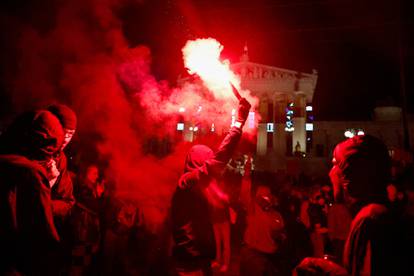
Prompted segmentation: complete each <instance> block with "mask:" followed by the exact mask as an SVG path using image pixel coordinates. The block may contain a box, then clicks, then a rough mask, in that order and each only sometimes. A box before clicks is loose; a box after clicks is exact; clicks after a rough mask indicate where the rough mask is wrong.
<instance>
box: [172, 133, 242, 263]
mask: <svg viewBox="0 0 414 276" xmlns="http://www.w3.org/2000/svg"><path fill="white" fill-rule="evenodd" d="M240 137H241V130H240V129H238V128H236V127H233V128H232V129H231V130H230V132H229V133H228V134H227V136H226V137H225V138H224V140H223V142H222V143H221V145H220V147H219V149H218V151H217V152H216V153H213V151H212V150H211V149H209V148H208V147H206V146H202V145H196V146H194V147H193V148H192V149H191V150H190V152H189V154H188V155H187V159H186V163H185V173H184V174H183V175H182V176H181V178H180V180H179V184H178V187H177V189H176V191H175V193H174V195H173V198H172V207H171V209H172V210H171V212H172V225H173V238H174V242H175V246H174V248H173V256H174V258H175V261H176V263H177V267H180V268H183V269H187V270H193V269H199V268H202V267H204V266H205V265H206V263H207V264H208V263H209V262H210V261H211V260H213V259H214V257H215V241H214V232H213V227H212V222H211V219H210V217H209V216H210V213H209V210H210V204H209V201H208V198H207V196H206V192H205V190H206V188H207V187H208V185H209V183H210V182H211V181H212V179H213V178H214V177H215V176H218V175H219V174H220V173H221V172H222V170H223V169H224V168H225V166H226V164H227V163H228V161H229V160H230V157H231V155H232V154H233V152H234V149H235V147H236V145H237V143H238V141H239V139H240Z"/></svg>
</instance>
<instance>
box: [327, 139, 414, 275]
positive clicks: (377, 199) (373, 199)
mask: <svg viewBox="0 0 414 276" xmlns="http://www.w3.org/2000/svg"><path fill="white" fill-rule="evenodd" d="M390 173H391V160H390V157H389V154H388V150H387V147H386V146H385V145H384V143H383V142H382V141H381V140H379V139H377V138H375V137H373V136H370V135H358V136H354V137H353V138H350V139H348V140H346V141H344V142H342V143H340V144H338V145H337V146H336V148H335V150H334V153H333V167H332V170H331V172H330V178H331V181H332V183H333V187H334V196H335V199H336V201H344V203H345V204H346V205H347V206H348V207H349V208H350V209H351V213H353V214H354V218H353V221H352V224H351V229H350V231H349V234H348V238H347V241H346V244H345V249H344V256H343V257H344V260H343V261H344V266H345V268H346V269H347V270H348V273H349V274H351V275H408V270H407V267H408V266H407V265H408V261H407V259H406V256H405V250H404V248H403V246H404V238H405V234H404V229H403V227H402V225H401V221H400V219H399V218H398V216H396V214H394V213H393V212H391V211H390V209H389V204H388V201H387V190H386V187H387V184H388V181H389V180H390ZM411 275H412V274H411Z"/></svg>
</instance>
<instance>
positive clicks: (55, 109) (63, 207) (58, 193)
mask: <svg viewBox="0 0 414 276" xmlns="http://www.w3.org/2000/svg"><path fill="white" fill-rule="evenodd" d="M48 111H50V112H51V113H53V114H54V115H55V116H56V117H57V118H58V119H59V121H60V123H61V125H62V127H63V131H64V139H63V143H62V146H61V148H60V150H59V151H58V152H57V154H56V155H55V157H54V160H55V162H56V168H57V173H56V174H55V178H54V179H52V180H51V181H50V184H51V188H52V208H53V214H54V216H55V217H56V219H57V220H58V221H59V224H62V223H63V220H65V218H66V217H67V215H68V214H69V212H70V210H71V209H72V207H73V205H74V204H75V197H74V196H73V183H72V179H71V177H70V174H69V171H68V169H67V158H66V155H65V153H64V151H63V150H64V149H65V147H66V146H67V145H68V143H69V142H70V141H71V139H72V137H73V135H74V133H75V131H76V124H77V118H76V114H75V112H74V111H73V110H72V109H70V108H69V107H68V106H66V105H63V104H53V105H50V106H49V107H48Z"/></svg>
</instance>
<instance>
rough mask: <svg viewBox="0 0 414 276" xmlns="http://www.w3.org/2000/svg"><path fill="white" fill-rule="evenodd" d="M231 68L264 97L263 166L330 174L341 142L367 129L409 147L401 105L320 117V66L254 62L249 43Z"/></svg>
mask: <svg viewBox="0 0 414 276" xmlns="http://www.w3.org/2000/svg"><path fill="white" fill-rule="evenodd" d="M231 68H232V70H233V71H234V72H235V73H236V74H237V75H239V77H240V80H241V87H242V88H243V89H248V90H250V91H251V92H252V94H253V95H254V96H256V97H258V98H259V107H258V110H256V112H258V113H260V118H261V120H260V121H259V125H258V131H257V141H256V154H255V156H254V166H255V169H257V170H266V171H287V172H288V173H289V174H294V175H297V174H298V173H301V172H303V173H305V174H307V175H311V176H326V175H327V173H328V171H329V169H330V167H331V154H332V150H333V148H334V147H335V145H336V144H337V143H339V142H341V141H343V140H344V139H346V137H350V135H358V134H362V133H367V134H371V135H374V136H377V137H379V138H380V139H382V140H383V141H384V142H385V144H386V145H387V146H388V148H389V150H390V154H391V155H394V154H395V153H398V152H401V149H402V148H403V128H402V123H401V108H399V107H396V106H382V107H377V108H376V109H375V110H374V112H373V114H374V117H373V118H372V120H368V121H317V120H314V117H313V107H312V100H313V95H314V92H315V88H316V84H317V80H318V74H317V72H316V70H313V72H311V73H304V72H298V71H293V70H288V69H282V68H278V67H273V66H268V65H264V64H258V63H254V62H251V61H250V60H249V56H248V49H247V47H245V48H244V52H243V55H242V57H241V58H240V62H238V63H234V64H232V65H231ZM180 81H185V79H179V82H180ZM316 104H317V103H316ZM316 119H317V118H316ZM408 121H409V133H410V140H411V145H414V116H409V120H408ZM180 129H181V131H182V135H183V139H184V140H188V141H192V139H193V137H195V136H194V131H193V130H191V124H187V123H185V122H183V123H182V124H181V126H180ZM177 130H179V128H178V125H177ZM398 154H400V153H398Z"/></svg>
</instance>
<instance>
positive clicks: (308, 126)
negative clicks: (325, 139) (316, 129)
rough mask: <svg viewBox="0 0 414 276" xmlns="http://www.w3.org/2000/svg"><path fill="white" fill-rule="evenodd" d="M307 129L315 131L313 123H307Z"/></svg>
mask: <svg viewBox="0 0 414 276" xmlns="http://www.w3.org/2000/svg"><path fill="white" fill-rule="evenodd" d="M305 129H306V131H313V124H311V123H307V124H306V125H305Z"/></svg>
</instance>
